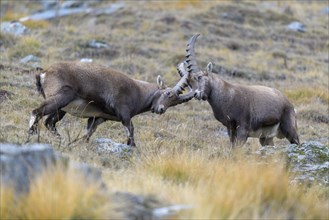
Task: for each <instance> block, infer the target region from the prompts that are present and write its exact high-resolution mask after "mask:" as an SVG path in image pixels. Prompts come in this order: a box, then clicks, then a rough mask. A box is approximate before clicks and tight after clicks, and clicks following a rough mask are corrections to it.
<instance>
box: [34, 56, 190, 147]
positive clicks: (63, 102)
mask: <svg viewBox="0 0 329 220" xmlns="http://www.w3.org/2000/svg"><path fill="white" fill-rule="evenodd" d="M36 84H37V88H38V90H39V92H41V94H42V95H43V97H44V98H45V99H46V100H45V101H44V102H43V103H42V104H41V105H40V106H39V107H38V108H36V109H34V110H33V111H32V116H31V119H30V124H29V127H30V128H29V133H30V134H35V133H37V132H38V122H39V120H40V119H41V118H42V117H43V116H45V115H48V117H47V118H46V120H45V126H46V127H47V128H48V129H49V130H50V131H52V132H54V133H55V134H57V135H58V133H57V130H56V127H55V125H56V123H57V122H58V121H59V120H61V119H62V118H63V117H64V115H65V114H66V113H70V114H72V115H74V116H77V117H81V118H88V123H87V132H86V134H85V135H84V136H83V138H84V139H85V140H87V141H88V140H89V138H90V136H91V135H92V134H93V133H94V132H95V130H96V128H97V126H98V125H99V124H101V123H103V122H104V121H106V120H111V121H121V122H122V124H123V126H124V127H125V128H126V131H127V136H128V142H127V144H128V145H131V146H135V141H134V127H133V124H132V121H131V118H132V117H133V116H135V115H137V114H140V113H143V112H146V111H149V110H151V111H152V112H156V113H158V114H162V113H164V111H165V109H167V108H168V107H170V106H174V105H177V104H180V103H183V102H186V101H188V100H190V99H192V98H193V95H194V94H193V92H190V93H188V94H185V95H182V96H178V94H180V93H181V90H182V88H183V87H184V86H183V85H185V84H186V78H184V77H183V78H182V79H181V80H180V81H179V82H178V83H177V85H176V86H175V87H174V88H173V89H174V91H175V94H177V95H175V96H170V98H168V102H166V103H161V104H159V103H158V102H157V101H158V99H159V98H160V97H162V96H166V97H169V95H170V94H171V93H172V91H173V89H171V88H163V82H162V80H161V78H160V77H158V79H157V84H158V85H157V84H152V83H148V82H144V81H140V80H134V79H131V78H129V77H128V76H126V75H125V74H122V73H120V72H118V71H116V70H113V69H110V68H106V67H102V66H98V65H94V64H88V63H75V62H61V63H57V64H54V65H52V66H51V67H49V68H48V69H47V70H46V71H45V72H43V73H39V74H37V75H36Z"/></svg>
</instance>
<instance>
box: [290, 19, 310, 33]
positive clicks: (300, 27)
mask: <svg viewBox="0 0 329 220" xmlns="http://www.w3.org/2000/svg"><path fill="white" fill-rule="evenodd" d="M287 28H288V29H289V30H292V31H298V32H306V27H305V25H304V24H302V23H300V22H298V21H294V22H291V23H290V24H289V25H288V26H287Z"/></svg>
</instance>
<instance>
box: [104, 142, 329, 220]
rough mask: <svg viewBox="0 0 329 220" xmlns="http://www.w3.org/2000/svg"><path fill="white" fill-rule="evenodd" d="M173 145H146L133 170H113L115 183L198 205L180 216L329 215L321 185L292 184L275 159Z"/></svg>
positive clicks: (121, 188) (320, 216)
mask: <svg viewBox="0 0 329 220" xmlns="http://www.w3.org/2000/svg"><path fill="white" fill-rule="evenodd" d="M171 149H172V150H162V151H159V152H158V153H153V154H152V153H150V152H145V151H143V150H142V152H144V153H145V155H146V156H145V157H143V159H142V160H138V161H136V163H135V165H136V166H135V167H134V169H133V170H131V169H130V171H129V172H128V173H126V174H125V175H123V173H122V172H121V171H120V172H110V173H109V174H108V175H107V176H108V179H109V184H111V186H112V187H113V188H114V189H118V190H126V191H131V192H134V193H141V194H146V195H147V194H150V193H151V194H156V195H158V196H159V197H160V198H163V199H165V201H169V202H170V203H174V204H188V205H191V206H192V207H193V208H192V209H191V210H189V211H184V212H182V213H180V214H179V215H177V216H175V218H177V219H273V218H275V219H277V218H279V219H289V218H295V219H300V218H303V219H326V218H328V211H329V209H328V207H327V206H326V205H325V204H327V202H328V199H324V198H321V196H320V195H321V193H319V191H318V189H317V188H316V187H313V188H310V189H307V190H306V191H305V189H304V188H303V186H300V185H290V184H289V177H288V175H289V174H288V171H287V170H286V169H285V168H284V166H283V165H282V164H281V163H274V161H275V160H270V161H266V162H267V163H265V161H264V162H261V163H260V161H259V158H254V157H251V156H247V155H246V154H245V153H243V152H241V151H239V150H238V151H234V152H230V153H229V154H228V155H229V156H228V157H226V158H224V157H222V158H221V159H209V158H208V155H206V154H205V153H204V152H202V151H194V152H193V151H191V150H188V149H184V150H181V149H179V148H171ZM175 149H176V150H175ZM246 157H247V158H246Z"/></svg>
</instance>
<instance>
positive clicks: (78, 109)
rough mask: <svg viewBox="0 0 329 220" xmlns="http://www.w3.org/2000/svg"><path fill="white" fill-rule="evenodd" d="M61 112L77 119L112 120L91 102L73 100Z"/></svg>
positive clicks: (111, 117) (110, 116)
mask: <svg viewBox="0 0 329 220" xmlns="http://www.w3.org/2000/svg"><path fill="white" fill-rule="evenodd" d="M61 110H63V111H65V112H67V113H69V114H71V115H74V116H76V117H79V118H90V117H100V118H106V119H110V120H113V118H114V116H112V115H109V114H106V113H104V112H103V111H102V110H101V109H100V108H99V107H97V106H96V105H95V104H94V103H93V102H90V101H87V100H84V99H75V100H73V101H72V102H70V104H68V105H67V106H65V107H64V108H62V109H61Z"/></svg>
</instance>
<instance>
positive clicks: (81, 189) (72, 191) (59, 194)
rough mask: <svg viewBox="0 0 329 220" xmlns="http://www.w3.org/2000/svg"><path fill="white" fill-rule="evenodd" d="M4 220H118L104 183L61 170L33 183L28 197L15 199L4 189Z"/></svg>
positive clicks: (2, 195)
mask: <svg viewBox="0 0 329 220" xmlns="http://www.w3.org/2000/svg"><path fill="white" fill-rule="evenodd" d="M1 187H2V188H1V213H0V215H1V216H0V217H1V219H101V218H108V217H111V218H117V217H118V216H117V214H115V212H114V210H113V207H112V204H111V202H110V200H109V195H107V194H106V193H105V194H104V193H102V192H101V191H100V183H97V182H96V183H95V182H93V183H91V182H90V183H86V182H85V180H84V178H83V176H81V174H79V173H77V172H76V171H74V170H68V171H63V169H62V168H60V167H57V168H56V169H55V170H48V171H45V172H44V173H43V174H41V175H40V176H39V177H38V178H37V179H36V180H34V181H32V184H31V188H30V191H29V192H28V193H27V194H26V195H19V196H18V197H17V196H16V197H15V196H14V194H13V192H11V191H10V189H8V188H6V187H5V186H1Z"/></svg>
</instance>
